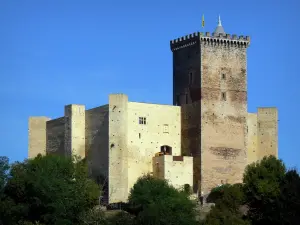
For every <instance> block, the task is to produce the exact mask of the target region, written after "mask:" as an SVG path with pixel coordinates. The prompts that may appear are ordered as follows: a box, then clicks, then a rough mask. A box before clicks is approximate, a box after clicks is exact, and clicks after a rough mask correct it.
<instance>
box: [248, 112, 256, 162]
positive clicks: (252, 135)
mask: <svg viewBox="0 0 300 225" xmlns="http://www.w3.org/2000/svg"><path fill="white" fill-rule="evenodd" d="M247 126H248V155H247V162H248V164H251V163H253V162H256V161H257V160H258V149H257V131H258V130H257V114H256V113H248V120H247Z"/></svg>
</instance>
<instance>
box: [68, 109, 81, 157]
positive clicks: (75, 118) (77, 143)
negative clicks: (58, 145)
mask: <svg viewBox="0 0 300 225" xmlns="http://www.w3.org/2000/svg"><path fill="white" fill-rule="evenodd" d="M65 154H66V155H67V156H77V157H80V158H81V159H84V158H85V106H84V105H75V104H72V105H67V106H65Z"/></svg>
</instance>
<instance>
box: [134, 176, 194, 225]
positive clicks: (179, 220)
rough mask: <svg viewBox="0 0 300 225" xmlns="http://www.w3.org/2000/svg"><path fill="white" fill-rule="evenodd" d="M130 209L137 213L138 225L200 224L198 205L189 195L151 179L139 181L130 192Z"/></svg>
mask: <svg viewBox="0 0 300 225" xmlns="http://www.w3.org/2000/svg"><path fill="white" fill-rule="evenodd" d="M129 205H130V206H131V207H133V208H134V209H135V211H136V215H137V216H136V223H137V224H139V225H152V224H153V225H170V224H172V225H177V224H178V225H193V224H197V221H196V214H195V203H194V202H193V201H191V200H190V199H189V197H188V194H187V193H185V192H184V191H179V190H177V189H175V188H174V187H173V186H171V185H169V184H168V183H167V181H165V180H162V179H158V178H154V177H152V176H149V175H147V176H143V177H141V178H139V179H138V180H137V182H136V183H135V185H134V186H133V188H132V189H131V191H130V195H129Z"/></svg>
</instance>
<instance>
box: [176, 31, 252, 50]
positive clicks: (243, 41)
mask: <svg viewBox="0 0 300 225" xmlns="http://www.w3.org/2000/svg"><path fill="white" fill-rule="evenodd" d="M197 41H201V42H204V43H208V44H209V43H211V44H213V43H216V44H224V45H234V46H239V47H248V46H249V44H250V36H244V35H240V36H237V35H236V34H232V35H230V34H218V35H216V34H213V35H211V34H210V32H206V33H204V32H195V33H192V34H188V35H185V36H183V37H180V38H177V39H174V40H171V41H170V45H171V50H172V51H176V50H178V49H181V48H185V47H188V46H190V45H194V44H196V43H197Z"/></svg>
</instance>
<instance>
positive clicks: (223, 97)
mask: <svg viewBox="0 0 300 225" xmlns="http://www.w3.org/2000/svg"><path fill="white" fill-rule="evenodd" d="M222 100H224V101H226V92H222Z"/></svg>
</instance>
